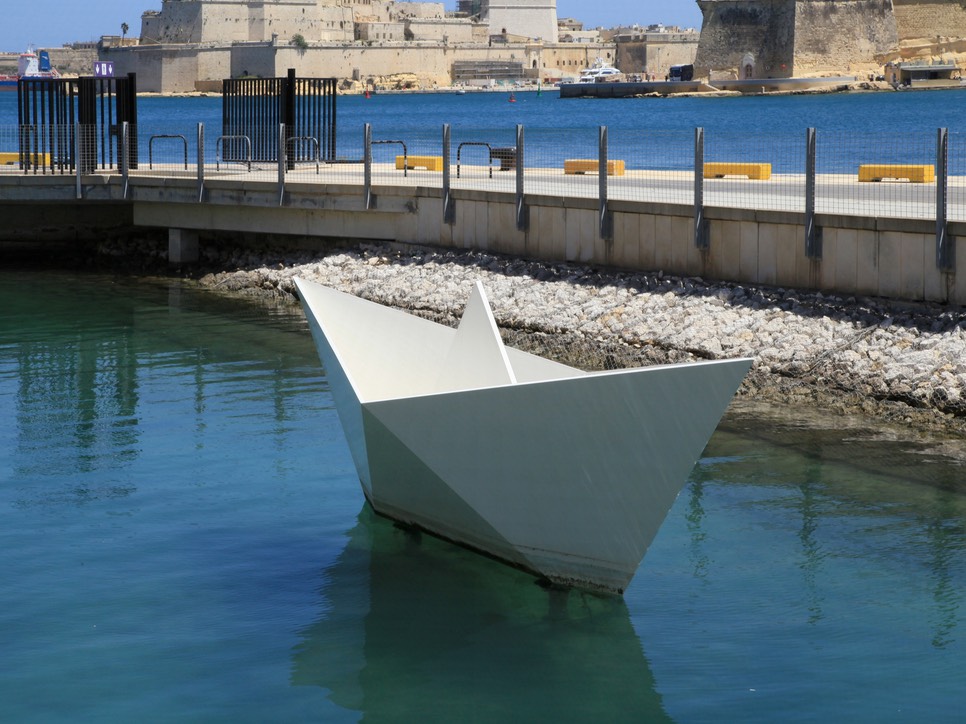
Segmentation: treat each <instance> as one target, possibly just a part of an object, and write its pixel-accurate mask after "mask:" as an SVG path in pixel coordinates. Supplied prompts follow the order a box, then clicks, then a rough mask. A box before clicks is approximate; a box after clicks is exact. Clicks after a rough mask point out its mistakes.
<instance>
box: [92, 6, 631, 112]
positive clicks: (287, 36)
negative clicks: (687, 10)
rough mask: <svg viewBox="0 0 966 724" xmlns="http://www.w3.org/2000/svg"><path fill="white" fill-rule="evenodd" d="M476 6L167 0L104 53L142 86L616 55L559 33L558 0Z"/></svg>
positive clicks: (559, 66) (368, 76) (482, 68)
mask: <svg viewBox="0 0 966 724" xmlns="http://www.w3.org/2000/svg"><path fill="white" fill-rule="evenodd" d="M463 7H464V8H465V7H467V6H466V5H464V6H463ZM469 7H472V8H473V9H475V10H477V12H476V13H475V14H473V15H470V16H467V14H466V13H465V12H461V13H450V14H447V13H446V12H445V10H444V6H443V3H441V2H393V1H392V0H162V3H161V10H160V11H150V12H147V13H145V14H144V15H143V16H142V25H141V37H140V43H139V45H138V46H136V47H130V48H129V47H107V46H104V47H102V48H101V57H102V59H104V60H111V61H113V62H114V67H115V72H116V73H128V72H135V73H137V74H138V87H139V89H141V90H144V91H155V92H165V93H167V92H185V91H193V90H218V89H220V84H221V80H222V79H224V78H230V77H239V76H261V77H274V76H279V75H284V73H285V72H286V70H287V69H288V68H295V69H296V71H297V72H298V73H299V74H300V75H303V76H317V77H333V76H334V77H337V78H343V79H350V80H354V81H357V82H362V83H369V82H372V81H373V80H374V79H380V78H382V79H385V78H387V77H392V76H400V75H404V74H408V75H411V76H412V82H414V83H417V84H418V85H420V86H423V87H425V86H433V85H441V86H442V85H450V84H451V83H452V82H453V78H454V70H455V69H457V68H458V69H459V72H460V77H461V78H467V77H471V76H473V72H472V71H473V68H474V67H476V68H477V70H478V72H477V73H476V76H477V78H476V79H477V80H479V81H481V82H487V81H490V80H493V81H496V80H497V79H498V80H500V81H503V82H505V81H507V80H531V81H538V80H539V81H543V82H552V81H554V80H557V79H560V78H565V77H572V78H575V77H576V76H577V75H578V74H579V72H580V69H581V68H584V67H587V66H588V65H590V64H592V63H593V62H594V60H595V59H596V58H597V57H601V58H603V59H604V60H606V61H608V62H612V63H613V62H615V60H616V59H617V52H616V46H615V44H614V43H602V42H597V43H579V44H578V43H560V42H557V40H558V39H557V10H556V0H479V3H478V4H477V5H471V6H469ZM490 69H494V73H495V75H493V76H488V75H487V74H488V73H489V70H490ZM497 71H498V73H497ZM627 72H640V68H629V69H628V70H627ZM407 82H409V81H407Z"/></svg>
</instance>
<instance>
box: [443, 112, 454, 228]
mask: <svg viewBox="0 0 966 724" xmlns="http://www.w3.org/2000/svg"><path fill="white" fill-rule="evenodd" d="M449 153H450V128H449V124H448V123H444V124H443V223H445V224H454V223H456V209H455V207H454V206H453V195H452V193H451V189H450V185H449Z"/></svg>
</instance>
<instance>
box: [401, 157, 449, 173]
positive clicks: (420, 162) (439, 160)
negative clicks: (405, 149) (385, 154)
mask: <svg viewBox="0 0 966 724" xmlns="http://www.w3.org/2000/svg"><path fill="white" fill-rule="evenodd" d="M404 167H405V168H424V169H426V170H427V171H442V170H443V157H442V156H396V168H398V169H401V168H404Z"/></svg>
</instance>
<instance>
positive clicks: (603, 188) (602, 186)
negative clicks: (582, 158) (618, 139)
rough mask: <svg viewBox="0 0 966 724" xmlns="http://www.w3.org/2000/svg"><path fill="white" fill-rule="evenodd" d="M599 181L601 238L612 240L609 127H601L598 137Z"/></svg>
mask: <svg viewBox="0 0 966 724" xmlns="http://www.w3.org/2000/svg"><path fill="white" fill-rule="evenodd" d="M597 160H598V166H597V181H598V199H599V204H600V206H599V219H598V222H599V224H598V226H599V229H600V238H601V239H604V240H608V241H609V240H611V239H613V238H614V233H613V228H612V226H613V225H612V224H611V217H610V213H609V212H608V210H607V180H608V179H607V126H601V127H600V129H599V134H598V137H597Z"/></svg>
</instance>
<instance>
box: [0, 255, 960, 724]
mask: <svg viewBox="0 0 966 724" xmlns="http://www.w3.org/2000/svg"><path fill="white" fill-rule="evenodd" d="M0 411H2V414H0V523H2V524H0V571H2V576H3V586H0V642H2V647H0V648H2V650H3V653H4V665H3V667H2V669H0V719H2V720H4V721H18V722H21V721H173V720H187V721H232V722H237V721H251V722H264V721H326V722H328V721H334V722H340V721H360V720H366V721H393V722H399V721H413V722H416V721H420V722H421V721H429V720H435V721H462V720H465V721H634V722H652V721H653V722H661V721H674V722H718V721H741V722H775V721H803V722H804V721H820V720H823V719H824V720H829V721H870V722H873V721H874V722H906V721H908V722H921V721H932V722H941V721H950V722H951V721H958V720H961V716H962V710H963V708H964V706H966V687H964V686H963V675H962V665H963V662H964V661H966V482H964V481H966V474H964V473H966V470H964V467H963V465H964V459H966V457H964V448H966V445H964V444H963V441H961V440H924V439H920V438H917V437H915V436H914V435H912V434H911V433H910V432H908V431H903V430H895V429H891V428H885V427H882V426H877V425H870V424H868V423H867V422H866V421H862V420H853V419H843V418H830V417H825V416H823V415H820V414H814V413H808V412H806V411H802V410H787V409H776V408H769V407H752V406H751V405H750V404H747V403H746V404H745V405H741V406H739V407H737V408H734V409H733V410H732V411H731V412H730V413H729V414H728V415H727V416H726V419H725V421H724V423H723V424H722V425H721V427H720V428H719V430H718V432H717V433H716V434H715V436H714V437H713V439H712V441H711V443H710V445H709V446H708V448H707V450H706V451H705V455H704V457H703V458H702V460H701V461H700V463H699V464H698V465H697V466H696V468H695V470H694V472H693V474H692V477H691V481H690V483H689V485H688V486H687V488H686V489H685V491H684V492H683V494H682V495H681V497H680V498H679V499H678V501H677V503H676V505H675V506H674V508H673V509H672V511H671V513H670V516H669V518H668V520H667V523H666V524H665V526H664V528H663V529H662V531H661V532H660V534H659V535H658V537H657V539H656V541H655V544H654V545H653V546H652V548H651V550H650V551H649V553H648V555H647V557H646V558H645V560H644V563H643V565H642V566H641V569H640V571H639V572H638V575H637V577H636V578H635V579H634V581H633V582H632V585H631V586H630V588H629V590H628V591H627V593H626V595H625V596H624V598H623V599H619V598H599V597H595V596H589V595H585V594H581V593H579V592H570V593H569V594H566V593H563V592H559V591H547V590H544V589H543V588H541V587H539V586H537V585H536V584H535V583H534V580H533V579H532V578H531V577H529V576H527V575H524V574H522V573H520V572H517V571H515V570H512V569H509V568H507V567H505V566H502V565H500V564H497V563H495V562H493V561H490V560H488V559H485V558H483V557H480V556H476V555H474V554H471V553H468V552H466V551H464V550H462V549H459V548H456V547H454V546H450V545H448V544H445V543H442V542H440V541H437V540H435V539H432V538H431V537H428V536H413V535H412V534H410V533H407V532H404V531H402V530H400V529H397V528H395V527H394V526H393V525H391V524H390V523H388V522H386V521H385V520H382V519H378V518H376V517H375V516H373V515H372V514H371V513H370V512H369V510H368V509H367V508H366V506H365V504H364V500H363V497H362V494H361V491H360V488H359V485H358V483H357V481H356V479H355V474H354V470H353V468H352V463H351V459H350V456H349V453H348V451H347V449H346V446H345V443H344V441H343V439H342V433H341V429H340V427H339V423H338V420H337V417H336V415H335V412H334V410H333V408H332V403H331V399H330V396H329V391H328V388H327V384H326V380H325V377H324V375H323V373H322V371H321V369H320V367H319V363H318V360H317V357H316V354H315V351H314V348H313V346H312V343H311V339H310V337H309V333H308V331H307V328H306V325H305V323H304V319H303V317H302V315H301V313H300V312H299V310H298V309H297V308H283V309H275V308H269V307H264V306H257V305H252V304H250V303H248V302H242V301H238V300H226V299H223V298H220V297H217V296H215V295H213V294H212V293H210V292H203V291H199V290H196V289H193V288H191V287H190V286H187V285H184V284H182V283H181V282H179V281H163V280H158V281H145V280H136V279H129V278H114V277H104V276H92V275H76V274H69V273H60V272H41V271H36V270H32V271H30V272H29V274H24V273H20V272H17V271H16V270H0Z"/></svg>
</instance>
